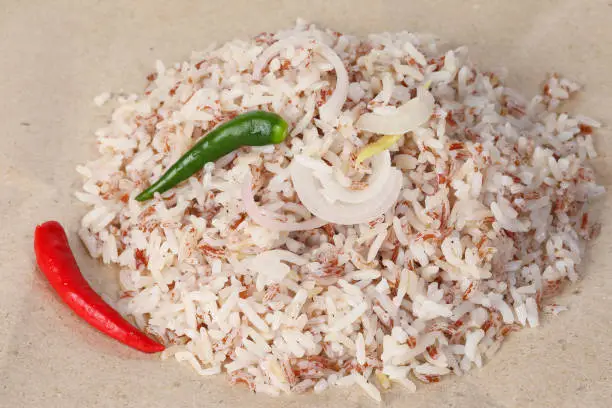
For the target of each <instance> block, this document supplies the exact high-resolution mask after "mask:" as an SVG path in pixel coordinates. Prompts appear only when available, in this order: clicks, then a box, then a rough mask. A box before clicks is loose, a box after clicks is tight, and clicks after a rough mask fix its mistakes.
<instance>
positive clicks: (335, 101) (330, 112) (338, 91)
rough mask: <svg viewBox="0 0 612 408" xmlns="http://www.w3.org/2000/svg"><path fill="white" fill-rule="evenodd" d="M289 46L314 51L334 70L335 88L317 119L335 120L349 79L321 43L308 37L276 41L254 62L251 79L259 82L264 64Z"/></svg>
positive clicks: (340, 63) (342, 67) (326, 47)
mask: <svg viewBox="0 0 612 408" xmlns="http://www.w3.org/2000/svg"><path fill="white" fill-rule="evenodd" d="M290 46H293V47H296V46H301V47H303V48H313V49H316V50H317V52H318V53H319V54H321V56H322V57H323V58H325V59H326V60H327V61H329V63H330V64H332V65H333V66H334V70H335V71H336V88H335V89H334V92H333V93H332V95H331V96H330V97H329V99H328V100H327V102H325V104H324V105H322V106H321V107H320V108H319V117H320V118H321V120H323V121H325V122H331V121H333V120H335V119H336V118H337V117H338V115H340V112H341V111H342V106H344V103H345V102H346V97H347V95H348V87H349V78H348V73H347V72H346V68H345V67H344V64H343V63H342V59H340V57H339V56H338V54H336V52H335V51H334V50H332V49H331V48H330V47H328V46H327V45H325V44H323V43H322V42H320V41H318V40H316V39H314V38H310V37H289V38H286V39H283V40H278V41H277V42H275V43H274V44H272V45H270V46H269V47H268V48H266V49H265V50H264V51H263V52H262V53H261V55H260V56H259V58H258V59H257V61H255V64H253V79H255V80H259V79H260V78H261V71H262V70H263V69H264V67H265V66H266V64H267V63H268V62H270V60H271V59H272V58H273V57H274V56H275V55H277V54H278V53H279V52H281V51H282V50H284V49H285V48H287V47H290Z"/></svg>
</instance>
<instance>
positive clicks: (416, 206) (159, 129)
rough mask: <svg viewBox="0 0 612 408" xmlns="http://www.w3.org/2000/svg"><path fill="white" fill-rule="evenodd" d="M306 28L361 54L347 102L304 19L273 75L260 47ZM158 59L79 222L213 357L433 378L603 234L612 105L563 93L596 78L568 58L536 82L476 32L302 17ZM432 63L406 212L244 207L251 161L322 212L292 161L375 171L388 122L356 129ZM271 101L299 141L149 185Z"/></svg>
mask: <svg viewBox="0 0 612 408" xmlns="http://www.w3.org/2000/svg"><path fill="white" fill-rule="evenodd" d="M293 37H299V38H305V37H307V38H310V39H314V40H315V41H313V43H314V42H317V43H319V44H323V45H327V46H328V47H329V48H330V50H328V51H325V52H324V54H329V53H330V52H331V54H335V55H337V56H338V57H339V58H340V60H341V62H342V63H343V64H344V66H345V68H346V71H347V73H348V80H349V86H348V98H347V100H346V102H345V103H344V105H343V107H342V112H341V114H340V116H339V117H332V118H325V120H323V119H321V117H320V116H319V107H321V106H322V105H323V104H324V103H325V102H326V101H327V100H328V98H330V95H331V94H332V91H333V90H334V88H335V86H336V85H338V86H340V85H339V84H336V73H335V72H334V67H333V66H332V64H330V62H328V59H326V58H323V57H322V56H321V55H320V54H319V53H317V52H315V51H314V50H313V48H312V47H310V48H309V47H304V46H302V45H303V44H302V43H303V41H301V42H300V41H296V42H295V44H298V45H296V46H293V45H289V46H287V47H284V48H283V47H280V49H278V50H277V52H276V53H274V52H269V55H268V56H269V57H270V60H269V62H268V63H267V64H265V67H264V68H263V71H262V75H261V79H260V80H256V79H254V78H253V64H254V61H257V60H258V56H259V55H260V54H262V52H264V50H266V49H267V48H268V47H269V46H270V45H271V44H274V43H275V42H277V40H279V39H287V38H293ZM299 44H302V45H299ZM332 56H333V55H332ZM328 57H329V56H328ZM260 60H261V59H260ZM148 81H149V82H148V84H147V87H146V90H145V92H144V93H143V94H132V95H120V94H112V95H111V94H109V93H104V94H102V95H101V96H100V97H98V98H96V103H97V104H99V105H102V104H104V103H106V102H107V100H108V99H109V98H110V99H111V101H112V102H113V103H114V104H115V110H114V113H113V115H112V120H111V121H110V123H109V125H108V126H106V127H104V128H102V129H100V130H99V131H98V132H96V136H97V140H98V146H99V150H100V154H101V157H100V158H99V159H97V160H95V161H92V162H89V163H87V164H86V165H85V166H80V167H79V169H78V171H79V173H80V174H81V175H82V176H83V177H84V179H85V183H84V186H83V191H81V192H78V193H77V197H78V198H79V199H80V200H81V201H83V202H84V203H85V204H86V205H87V206H88V207H90V209H89V211H88V213H87V214H86V215H85V216H84V217H83V219H82V228H81V230H80V236H81V238H82V240H83V242H84V244H85V245H86V247H87V249H88V250H89V252H90V254H91V255H92V256H93V257H96V258H101V259H102V261H103V262H104V263H107V264H117V265H119V266H120V267H121V271H120V274H119V282H120V284H121V293H120V294H119V296H118V300H117V301H116V307H117V308H118V309H119V310H120V311H121V313H123V314H124V315H126V316H128V317H130V318H132V319H133V320H134V321H135V323H136V324H137V325H138V326H139V327H141V328H142V329H143V330H145V331H146V332H147V333H149V334H150V335H151V336H154V337H155V338H157V339H159V340H160V341H162V342H163V343H165V344H166V345H168V346H169V348H168V349H167V350H166V351H165V352H164V353H163V355H162V357H163V358H167V357H170V356H174V357H175V358H176V359H177V360H178V361H185V362H187V363H188V364H190V365H191V366H192V367H193V368H194V369H195V370H196V372H198V374H200V375H212V374H217V373H220V372H222V371H225V372H226V373H227V376H228V377H229V380H230V381H231V382H232V383H244V384H246V385H247V386H248V387H249V389H251V390H253V391H257V392H264V393H268V394H271V395H277V394H279V393H281V392H304V391H307V390H311V389H314V391H315V392H322V391H324V390H325V389H327V388H328V387H329V386H332V385H351V384H355V385H359V386H360V387H361V388H362V389H363V390H364V391H365V392H366V393H367V394H368V395H370V396H371V397H372V398H374V399H376V400H380V398H381V397H380V392H379V389H382V390H384V389H386V388H388V387H389V385H390V384H393V383H395V384H401V385H403V386H404V387H406V388H407V389H408V390H410V391H414V389H415V386H414V383H413V381H414V380H418V381H420V382H425V383H430V382H437V381H439V380H440V377H441V376H444V375H446V374H448V373H451V372H452V373H455V374H459V375H460V374H462V373H463V372H465V371H469V370H471V369H472V368H473V367H474V366H481V365H482V364H483V363H484V362H485V361H486V360H488V359H490V358H491V357H492V356H493V355H494V354H495V352H496V351H497V350H498V349H499V346H500V344H501V342H502V341H503V340H504V338H505V337H506V336H507V335H508V334H509V333H510V332H512V331H515V330H517V329H519V328H520V327H523V326H531V327H535V326H537V325H538V324H539V323H540V321H539V314H540V312H541V311H542V309H543V307H544V306H543V305H544V302H546V299H547V298H549V297H551V296H553V295H555V294H556V293H557V292H558V291H559V289H560V288H561V287H562V285H563V284H564V282H566V281H567V280H569V281H572V282H573V281H575V280H577V279H578V278H579V274H578V269H577V266H578V264H579V263H580V261H581V259H582V253H583V252H582V249H583V241H584V240H588V239H590V238H592V237H593V236H594V235H595V233H596V232H597V225H594V224H592V223H591V220H590V219H589V214H588V208H587V201H588V200H589V198H591V197H594V196H597V195H599V194H601V193H602V192H603V188H602V187H600V186H598V185H596V184H595V181H594V174H593V171H592V170H591V169H590V168H589V167H588V166H587V165H586V164H585V161H586V160H587V159H591V158H594V157H595V156H596V153H595V150H594V147H593V140H592V136H591V133H592V132H593V130H594V128H597V127H599V124H598V123H597V122H596V121H594V120H592V119H589V118H587V117H584V116H570V115H568V114H567V113H560V112H561V111H560V109H559V108H560V105H561V103H563V101H564V100H566V99H568V98H570V97H571V96H572V95H573V94H574V93H575V92H576V91H577V90H578V88H579V87H578V86H577V85H576V84H574V83H573V82H571V81H569V80H567V79H564V78H561V77H559V76H557V75H552V76H551V77H549V78H548V79H547V80H546V82H545V83H544V86H543V90H542V93H541V94H539V95H537V96H535V97H534V98H532V99H531V100H530V101H529V100H527V99H524V98H523V97H522V96H521V95H519V94H518V93H517V92H516V91H513V90H511V89H509V88H507V87H505V86H504V77H503V73H498V72H491V71H479V70H478V69H476V67H475V66H474V65H473V64H472V63H471V62H470V61H469V60H468V55H467V49H466V48H465V47H460V48H457V49H453V50H441V49H439V45H438V44H437V43H436V41H434V40H433V39H432V38H431V37H430V36H425V35H419V34H413V33H407V32H401V33H397V34H389V33H383V34H376V35H370V36H368V38H367V39H364V40H361V39H358V38H356V37H353V36H349V35H343V34H340V33H337V32H333V31H321V30H319V29H317V28H316V27H315V26H313V25H309V24H306V23H305V22H303V21H298V23H297V25H296V27H295V28H293V29H290V30H286V31H280V32H278V33H275V34H272V33H262V34H260V35H258V36H257V37H255V38H254V39H251V40H249V41H242V40H234V41H231V42H229V43H226V44H224V45H223V46H221V47H210V48H209V49H207V50H205V51H203V52H197V53H193V55H192V57H191V59H190V60H189V61H188V62H182V63H177V64H174V65H172V66H169V67H166V66H164V64H163V63H162V62H157V64H156V71H155V72H153V73H152V74H151V75H149V76H148ZM338 82H340V81H338ZM427 85H430V86H431V93H432V94H433V95H434V97H435V109H434V113H433V115H432V116H431V118H430V119H429V121H428V122H427V123H426V124H425V125H424V126H422V127H420V128H419V129H417V130H415V131H414V132H411V133H409V134H407V135H406V137H404V138H401V139H400V141H399V142H398V143H396V144H395V145H394V146H393V147H392V148H391V157H392V163H393V165H394V166H395V167H396V168H398V169H400V170H401V171H402V174H403V184H402V190H401V195H400V198H399V200H398V202H397V203H396V204H395V205H393V207H392V208H391V209H390V210H389V211H387V212H386V214H384V215H383V216H380V217H378V218H377V219H375V220H373V221H371V222H369V223H364V224H360V225H331V224H328V225H326V226H324V227H322V228H317V229H314V230H309V231H301V232H300V231H297V232H278V231H272V230H269V229H267V228H264V227H261V226H260V225H258V224H257V223H255V222H254V221H253V220H252V219H251V218H250V217H249V216H248V215H247V214H246V212H245V208H244V206H243V202H242V199H241V183H242V180H243V179H244V178H245V175H246V174H247V173H250V172H253V175H254V186H255V187H254V188H255V191H256V196H257V198H258V202H259V203H258V205H259V206H260V207H261V208H262V209H263V210H264V211H265V212H267V213H270V214H280V215H281V216H282V219H281V221H284V222H296V221H301V220H303V219H305V218H307V217H309V216H310V214H309V212H308V210H307V209H306V208H305V207H304V206H302V205H301V203H300V202H299V200H298V199H297V197H296V194H295V190H294V188H293V184H292V182H291V179H290V177H289V171H288V169H287V167H288V164H289V163H290V162H291V160H292V158H293V157H294V156H296V155H299V156H298V157H300V158H301V159H300V160H305V161H304V163H305V164H304V165H305V166H308V165H313V166H323V162H322V161H320V160H319V159H320V158H323V159H325V163H327V164H329V165H330V166H332V168H333V169H334V172H335V173H337V174H336V177H337V178H338V180H340V181H339V182H344V183H348V184H349V185H351V183H353V182H357V184H356V185H359V182H360V180H364V177H365V174H366V173H367V172H368V171H369V165H368V164H367V163H364V164H363V165H359V166H357V165H356V164H355V162H354V160H355V157H356V154H357V152H358V151H359V150H360V149H361V148H362V147H363V146H365V145H367V144H368V143H371V142H373V141H375V140H377V138H378V137H379V135H374V134H372V133H369V132H358V131H357V129H356V128H355V122H356V120H357V118H358V117H359V116H360V115H361V114H363V113H365V112H370V111H375V112H383V113H384V112H390V111H393V109H394V107H397V106H399V105H401V104H403V103H404V102H406V101H408V100H410V99H411V98H413V97H414V95H415V92H416V90H417V88H421V87H423V86H427ZM255 109H263V110H270V111H274V112H277V113H279V114H280V115H282V116H283V117H284V118H285V119H286V120H287V121H288V122H289V123H290V127H291V128H292V132H291V136H290V137H289V138H288V140H287V141H286V142H285V143H283V144H281V145H278V146H274V147H262V148H243V149H240V151H239V152H237V154H230V155H228V156H227V157H224V158H222V159H221V160H219V161H218V162H217V163H215V164H212V163H209V164H207V165H206V166H205V168H204V170H203V171H201V172H198V173H197V174H195V175H194V176H192V177H191V178H190V179H189V180H188V181H186V182H184V183H182V184H181V185H179V186H177V187H176V188H174V189H172V190H171V191H168V192H166V193H165V194H162V195H161V196H157V197H156V198H155V199H153V200H151V201H149V202H145V203H139V202H137V201H135V199H134V197H135V196H136V195H137V194H138V193H139V192H140V191H141V190H142V189H143V188H145V187H146V186H148V185H149V184H150V183H151V182H152V181H153V180H155V179H157V178H158V177H159V176H160V175H161V174H162V173H163V172H164V170H165V169H167V168H168V167H169V166H170V165H171V164H172V163H174V162H175V161H176V160H177V159H178V158H179V157H180V156H181V155H182V154H183V153H184V152H185V151H186V150H187V149H188V148H189V147H190V146H191V145H193V143H194V142H195V141H196V140H198V139H199V138H200V137H201V136H202V135H203V134H205V133H206V132H208V131H209V130H210V129H212V128H213V127H215V126H216V125H217V124H219V123H221V122H224V121H226V120H228V119H231V118H233V117H234V116H236V115H237V114H239V113H241V112H245V111H249V110H255ZM326 115H329V112H327V113H326ZM307 156H309V157H312V158H313V159H315V160H312V163H311V164H308V163H310V161H309V160H308V158H307ZM323 167H325V168H326V169H327V168H328V166H323ZM324 170H325V169H324ZM325 171H327V170H325ZM548 310H550V312H551V313H555V314H557V313H559V312H560V311H562V310H565V309H564V308H563V307H561V306H558V305H553V306H550V307H549V308H548Z"/></svg>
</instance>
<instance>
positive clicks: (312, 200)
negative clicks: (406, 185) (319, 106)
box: [289, 160, 403, 225]
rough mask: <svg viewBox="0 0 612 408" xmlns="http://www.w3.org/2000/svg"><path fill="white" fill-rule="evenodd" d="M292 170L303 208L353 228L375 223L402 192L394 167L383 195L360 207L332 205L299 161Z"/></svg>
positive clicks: (360, 204) (309, 171)
mask: <svg viewBox="0 0 612 408" xmlns="http://www.w3.org/2000/svg"><path fill="white" fill-rule="evenodd" d="M289 169H290V171H291V179H292V181H293V186H294V188H295V191H296V193H297V195H298V197H299V198H300V201H301V202H302V205H304V207H306V208H307V209H308V211H310V212H311V213H312V214H314V215H316V216H317V217H319V218H321V219H324V220H325V221H327V222H330V223H334V224H340V225H353V224H362V223H365V222H369V221H372V220H374V219H375V218H377V217H379V216H380V215H382V214H384V213H385V212H387V210H389V208H391V207H392V206H393V205H394V204H395V203H396V202H397V198H398V196H399V194H400V191H401V189H402V182H403V180H402V173H401V172H400V171H399V170H397V169H394V168H392V169H391V171H390V174H389V177H388V179H387V180H386V181H383V182H384V186H385V187H386V188H385V189H384V190H383V192H382V193H381V194H380V195H378V196H374V197H373V198H371V199H369V200H367V201H364V202H361V203H359V204H351V203H341V202H335V203H333V204H331V203H329V201H327V200H326V198H325V197H324V196H323V194H322V192H321V187H320V184H319V182H318V180H317V178H316V177H315V176H314V174H313V171H312V170H311V169H309V168H308V167H305V166H304V165H302V164H300V163H299V161H296V160H294V161H292V162H291V165H290V167H289Z"/></svg>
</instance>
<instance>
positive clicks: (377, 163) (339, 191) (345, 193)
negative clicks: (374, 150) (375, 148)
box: [316, 151, 391, 204]
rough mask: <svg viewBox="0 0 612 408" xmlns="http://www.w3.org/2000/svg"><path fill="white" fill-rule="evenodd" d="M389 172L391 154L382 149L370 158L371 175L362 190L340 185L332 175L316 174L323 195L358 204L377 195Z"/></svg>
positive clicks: (335, 199) (383, 185)
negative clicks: (366, 185)
mask: <svg viewBox="0 0 612 408" xmlns="http://www.w3.org/2000/svg"><path fill="white" fill-rule="evenodd" d="M390 174H391V155H390V154H389V152H388V151H384V152H382V153H379V154H377V155H375V156H374V157H373V158H372V176H371V177H370V180H369V181H368V184H369V185H368V187H366V188H365V189H363V190H350V189H348V188H345V187H343V186H341V185H340V184H339V183H338V182H337V181H336V180H335V179H334V177H333V176H332V175H321V174H317V175H316V177H317V178H318V179H319V180H320V181H321V184H322V186H323V190H324V193H325V195H326V196H327V197H328V198H330V199H332V200H334V201H343V202H345V203H351V204H359V203H362V202H364V201H368V200H371V199H372V198H374V197H378V196H379V194H380V193H381V191H382V190H383V188H384V187H385V184H386V181H387V180H388V177H389V175H390Z"/></svg>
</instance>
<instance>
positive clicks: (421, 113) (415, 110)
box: [355, 88, 434, 134]
mask: <svg viewBox="0 0 612 408" xmlns="http://www.w3.org/2000/svg"><path fill="white" fill-rule="evenodd" d="M433 109H434V97H433V95H432V94H431V93H430V92H429V91H428V90H427V89H424V88H421V89H419V90H418V94H417V96H416V98H412V99H411V100H409V101H408V102H406V103H404V104H403V105H402V106H400V107H398V108H397V111H396V112H395V113H393V114H390V115H381V114H377V113H373V112H371V113H364V114H363V115H361V116H360V117H359V119H357V122H356V123H355V127H357V129H359V130H365V131H368V132H372V133H380V134H403V133H406V132H410V131H412V130H415V129H417V128H418V127H419V126H421V125H422V124H424V123H425V122H427V121H428V120H429V118H430V117H431V114H432V113H433Z"/></svg>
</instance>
